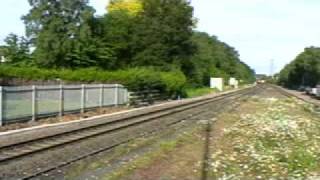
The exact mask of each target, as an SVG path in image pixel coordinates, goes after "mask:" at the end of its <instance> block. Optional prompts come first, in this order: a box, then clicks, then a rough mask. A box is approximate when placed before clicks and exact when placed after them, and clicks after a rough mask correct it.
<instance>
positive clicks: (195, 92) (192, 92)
mask: <svg viewBox="0 0 320 180" xmlns="http://www.w3.org/2000/svg"><path fill="white" fill-rule="evenodd" d="M185 92H186V96H187V97H189V98H193V97H198V96H203V95H207V94H210V93H214V92H218V90H216V89H212V88H208V87H203V88H187V89H186V91H185Z"/></svg>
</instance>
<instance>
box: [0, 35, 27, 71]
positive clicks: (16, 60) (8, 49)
mask: <svg viewBox="0 0 320 180" xmlns="http://www.w3.org/2000/svg"><path fill="white" fill-rule="evenodd" d="M4 41H5V43H6V45H5V46H4V47H3V48H4V49H5V50H4V52H3V55H4V56H5V58H6V59H7V63H9V64H12V65H19V64H31V63H32V62H31V58H30V52H29V42H28V40H27V39H26V38H24V37H19V36H17V35H16V34H9V35H8V36H7V37H6V39H5V40H4Z"/></svg>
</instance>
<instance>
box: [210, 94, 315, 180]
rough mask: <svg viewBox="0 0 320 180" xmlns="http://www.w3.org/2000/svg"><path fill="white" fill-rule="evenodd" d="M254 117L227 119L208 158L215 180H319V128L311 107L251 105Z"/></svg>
mask: <svg viewBox="0 0 320 180" xmlns="http://www.w3.org/2000/svg"><path fill="white" fill-rule="evenodd" d="M253 106H255V107H256V110H257V111H256V112H255V113H248V114H247V113H241V114H239V115H226V116H225V118H226V120H227V121H231V122H233V123H232V125H231V126H230V127H227V128H225V129H224V135H223V137H222V139H221V140H220V141H219V142H217V146H216V147H215V150H214V151H215V152H214V153H212V155H211V159H210V160H211V161H210V164H209V165H210V171H209V174H210V176H211V177H214V178H215V179H223V178H224V179H225V178H227V179H232V178H239V179H270V178H271V179H312V178H314V177H319V169H320V163H319V162H320V153H319V151H318V150H319V148H320V144H319V138H320V123H319V121H318V118H319V117H317V116H314V115H313V114H312V113H310V107H309V106H308V105H306V104H304V103H303V102H300V101H296V100H293V99H274V98H265V99H254V101H251V102H250V106H248V107H247V108H249V107H250V108H252V107H253Z"/></svg>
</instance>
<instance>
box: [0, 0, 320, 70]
mask: <svg viewBox="0 0 320 180" xmlns="http://www.w3.org/2000/svg"><path fill="white" fill-rule="evenodd" d="M107 3H108V0H91V1H90V4H91V5H92V6H94V7H95V8H96V10H97V14H103V13H105V6H106V5H107ZM192 5H193V6H194V8H195V16H196V17H197V18H198V19H199V23H198V27H197V29H198V30H200V31H205V32H208V33H209V34H212V35H216V36H218V37H219V39H220V40H222V41H224V42H226V43H228V44H230V45H231V46H233V47H235V48H236V49H237V50H238V51H239V53H240V57H241V60H242V61H244V62H246V63H247V64H249V65H250V66H251V67H252V68H253V69H255V70H256V72H257V73H267V74H269V73H270V69H271V68H270V64H271V63H270V62H271V59H274V66H275V70H274V71H275V72H276V71H279V70H280V69H281V68H282V67H283V66H284V65H285V64H287V63H289V62H290V61H291V60H293V59H294V58H295V56H296V55H297V54H298V53H300V52H302V51H303V49H304V48H305V47H307V46H320V10H319V9H320V0H193V1H192ZM28 10H29V6H28V3H27V0H0V22H1V26H0V44H2V43H3V39H4V38H5V37H6V35H7V34H9V33H10V32H13V33H17V34H19V35H23V34H24V25H23V23H22V21H21V20H20V17H21V16H22V15H23V14H26V13H27V12H28Z"/></svg>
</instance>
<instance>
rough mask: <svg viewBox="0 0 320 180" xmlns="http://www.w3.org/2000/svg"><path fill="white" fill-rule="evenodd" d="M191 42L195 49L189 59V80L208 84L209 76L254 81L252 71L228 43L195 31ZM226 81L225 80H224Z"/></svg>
mask: <svg viewBox="0 0 320 180" xmlns="http://www.w3.org/2000/svg"><path fill="white" fill-rule="evenodd" d="M193 42H194V43H195V44H196V45H197V51H196V53H195V54H194V55H193V57H192V59H191V63H192V64H193V66H192V67H193V68H192V69H191V71H189V74H188V75H189V77H191V78H190V82H191V83H192V84H194V85H198V86H202V85H208V84H209V78H210V77H223V78H224V79H225V80H228V79H229V78H230V77H235V78H237V79H239V80H242V81H243V82H245V83H249V82H253V81H254V71H253V70H251V69H250V68H249V67H248V66H247V65H246V64H244V63H243V62H241V61H240V59H239V55H238V53H237V52H236V51H235V50H234V49H233V48H232V47H230V46H229V45H227V44H225V43H223V42H221V41H219V40H218V39H217V38H216V37H215V36H210V35H208V34H207V33H202V32H195V33H194V34H193ZM226 82H227V81H226Z"/></svg>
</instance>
